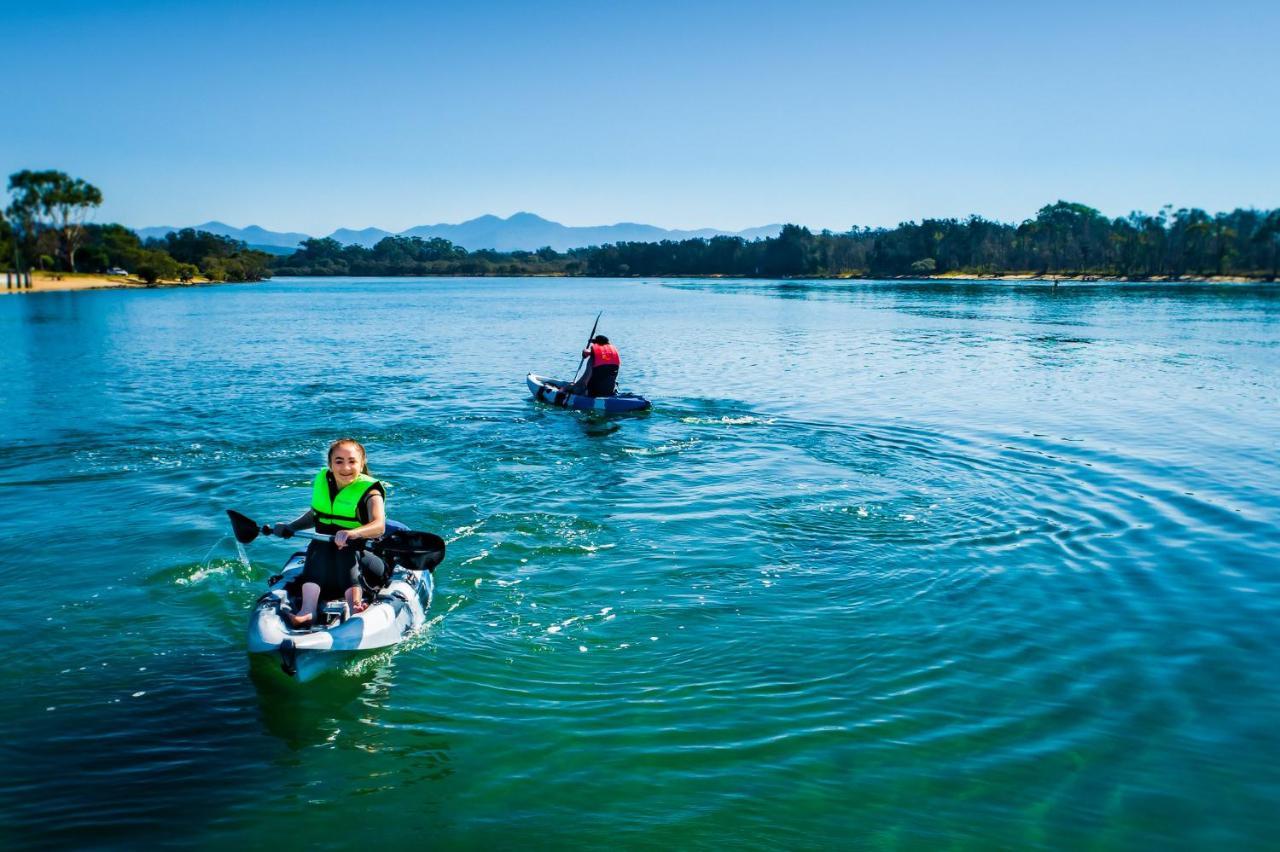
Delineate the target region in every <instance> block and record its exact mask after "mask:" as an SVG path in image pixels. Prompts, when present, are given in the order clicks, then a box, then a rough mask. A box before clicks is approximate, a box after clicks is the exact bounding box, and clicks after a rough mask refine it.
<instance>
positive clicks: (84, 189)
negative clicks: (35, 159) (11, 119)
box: [8, 169, 102, 272]
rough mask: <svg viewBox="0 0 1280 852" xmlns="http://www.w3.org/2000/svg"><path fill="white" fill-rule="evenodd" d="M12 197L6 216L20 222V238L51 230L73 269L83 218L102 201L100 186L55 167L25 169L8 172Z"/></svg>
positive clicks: (33, 237) (80, 237) (32, 236)
mask: <svg viewBox="0 0 1280 852" xmlns="http://www.w3.org/2000/svg"><path fill="white" fill-rule="evenodd" d="M9 192H10V193H11V194H12V195H13V201H12V203H11V204H10V205H9V210H8V213H9V216H10V218H11V219H13V220H15V221H17V222H19V223H20V224H21V230H22V234H23V238H24V239H25V240H31V241H34V240H35V239H36V238H37V237H38V236H39V235H40V233H41V232H43V231H48V232H51V233H53V234H54V235H55V236H56V238H57V240H58V243H59V244H60V245H59V248H60V249H61V252H60V253H61V254H62V257H63V259H64V260H65V261H66V264H67V269H69V270H71V271H72V272H75V270H76V249H78V248H79V247H80V246H81V245H83V244H84V240H85V230H84V223H85V220H86V219H88V218H89V214H90V213H91V212H92V211H93V209H94V208H96V207H98V206H100V205H101V204H102V190H100V189H98V188H97V187H96V186H94V185H93V184H91V183H88V182H87V181H85V180H82V179H80V178H73V177H71V176H69V175H67V174H66V173H65V172H60V171H57V170H55V169H47V170H45V171H31V170H29V169H24V170H22V171H20V172H15V173H13V174H11V175H10V176H9Z"/></svg>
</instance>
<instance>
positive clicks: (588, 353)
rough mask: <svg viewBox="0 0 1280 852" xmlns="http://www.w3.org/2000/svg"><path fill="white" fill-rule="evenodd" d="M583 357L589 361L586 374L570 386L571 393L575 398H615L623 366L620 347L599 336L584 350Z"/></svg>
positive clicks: (601, 335) (592, 339)
mask: <svg viewBox="0 0 1280 852" xmlns="http://www.w3.org/2000/svg"><path fill="white" fill-rule="evenodd" d="M582 357H583V358H586V359H588V360H587V369H586V372H584V373H583V374H582V378H580V379H578V380H577V381H576V382H574V383H573V384H572V385H570V386H569V388H568V390H569V393H571V394H573V395H575V396H584V395H585V396H613V395H614V394H615V393H617V389H618V368H619V367H620V366H622V359H621V358H620V357H619V355H618V347H616V346H614V345H613V344H612V343H610V342H609V338H607V337H605V336H604V335H603V334H597V335H596V336H595V337H593V338H591V342H590V343H589V344H587V347H586V348H585V349H583V350H582Z"/></svg>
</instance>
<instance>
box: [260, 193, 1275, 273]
mask: <svg viewBox="0 0 1280 852" xmlns="http://www.w3.org/2000/svg"><path fill="white" fill-rule="evenodd" d="M1278 253H1280V210H1272V211H1269V212H1268V211H1258V210H1243V209H1240V210H1234V211H1232V212H1230V213H1218V214H1216V215H1210V214H1208V213H1206V212H1204V211H1203V210H1198V209H1183V210H1177V211H1170V210H1169V209H1167V208H1166V209H1164V210H1161V211H1160V213H1158V214H1157V215H1155V216H1150V215H1147V214H1145V213H1136V212H1135V213H1131V214H1129V215H1128V216H1125V217H1119V218H1116V219H1108V218H1107V217H1106V216H1104V215H1103V214H1102V213H1100V212H1099V211H1097V210H1095V209H1093V208H1092V207H1088V206H1086V205H1084V204H1076V203H1072V202H1067V201H1059V202H1057V203H1056V204H1049V205H1046V206H1045V207H1042V208H1041V209H1040V210H1039V211H1038V212H1037V213H1036V215H1035V217H1034V218H1032V219H1028V220H1027V221H1025V222H1022V223H1021V224H1018V225H1010V224H1006V223H1002V222H995V221H991V220H988V219H983V218H982V217H980V216H970V217H969V218H967V219H925V220H923V221H921V222H919V223H916V222H904V223H903V224H901V225H899V226H897V227H896V228H852V229H850V230H849V231H847V232H845V233H839V234H836V233H831V232H830V231H823V232H822V233H819V234H814V233H812V232H811V231H810V230H809V229H808V228H804V227H801V226H799V225H786V226H784V227H783V229H782V231H781V233H779V234H778V236H776V237H773V238H769V239H763V240H754V241H750V242H748V241H746V240H743V239H741V238H740V237H712V238H711V239H691V240H683V241H680V242H673V241H670V240H664V241H662V242H657V243H638V242H633V243H614V244H610V245H603V246H593V247H591V248H582V249H572V250H570V251H568V252H565V253H559V252H556V251H553V250H552V249H550V248H544V249H539V250H538V251H536V252H520V251H513V252H496V251H474V252H467V251H466V250H465V249H462V248H461V247H458V246H454V245H452V244H450V243H448V242H447V241H445V240H441V239H435V240H430V241H424V240H420V239H417V238H410V237H388V238H386V239H384V240H382V241H381V242H380V243H378V244H377V245H375V246H373V247H372V248H364V247H362V246H358V245H348V246H344V245H341V244H340V243H338V242H336V241H334V240H331V239H324V240H308V241H307V242H305V243H304V244H303V246H302V248H300V249H299V250H298V251H297V252H295V253H294V254H293V255H291V256H289V257H282V258H276V259H275V260H274V262H273V266H274V269H275V272H276V273H277V274H280V275H594V276H628V275H653V276H657V275H723V276H731V277H770V278H775V277H788V276H798V277H806V276H808V277H824V276H854V277H872V278H894V277H911V276H921V275H934V274H947V273H952V274H963V275H987V274H1001V273H1039V274H1053V275H1106V276H1117V277H1130V278H1151V277H1181V276H1187V275H1194V276H1208V275H1239V276H1252V277H1264V276H1267V277H1271V278H1274V277H1275V276H1276V272H1277V269H1276V267H1277V260H1278V258H1277V255H1278Z"/></svg>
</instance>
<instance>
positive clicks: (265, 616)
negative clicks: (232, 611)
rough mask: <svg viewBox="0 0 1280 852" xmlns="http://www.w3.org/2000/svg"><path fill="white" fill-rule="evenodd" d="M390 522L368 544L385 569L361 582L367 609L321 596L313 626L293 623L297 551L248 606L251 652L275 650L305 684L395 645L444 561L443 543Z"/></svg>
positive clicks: (302, 558)
mask: <svg viewBox="0 0 1280 852" xmlns="http://www.w3.org/2000/svg"><path fill="white" fill-rule="evenodd" d="M387 525H388V529H391V532H389V533H388V534H387V535H385V536H383V537H382V538H381V539H378V540H377V541H373V542H369V543H368V545H367V547H368V549H369V550H370V551H372V552H374V553H376V554H377V555H378V556H379V557H381V558H382V560H383V563H384V564H385V565H386V572H385V574H384V577H383V578H379V579H377V580H374V581H373V582H372V584H371V583H370V582H369V580H368V578H365V579H364V580H363V582H364V583H365V586H364V588H363V598H364V600H365V601H366V602H368V604H369V605H368V607H367V608H366V609H364V610H363V611H362V612H358V613H354V614H352V613H350V612H348V608H347V605H346V602H345V601H344V600H341V599H339V600H336V601H326V602H322V603H321V605H320V609H319V611H318V612H317V613H316V618H315V619H313V622H312V624H310V625H307V626H306V627H299V628H295V627H293V626H292V625H291V624H290V622H289V620H288V618H287V617H286V613H288V612H297V611H299V609H300V608H301V592H302V569H303V566H304V564H305V563H306V554H305V553H303V552H297V553H294V554H293V555H292V556H290V557H289V559H288V560H287V561H286V562H285V564H284V568H283V569H282V570H281V572H280V573H279V574H277V575H275V576H274V577H272V578H271V579H270V580H268V581H267V584H268V589H267V592H266V593H265V594H264V595H262V597H260V598H258V600H257V602H256V603H255V604H254V605H253V611H252V612H251V613H250V615H249V635H248V640H249V643H248V644H249V653H250V654H251V655H275V656H277V657H278V658H279V662H280V668H281V669H282V670H283V671H284V673H285V674H287V675H289V676H291V677H296V678H297V679H298V680H299V681H306V680H310V679H311V678H313V677H315V676H316V675H317V674H319V673H320V672H322V671H324V670H325V669H328V668H331V667H333V666H336V665H341V664H342V663H343V662H345V661H348V660H350V659H351V658H352V657H354V656H355V655H358V654H364V653H367V652H370V651H377V650H379V649H384V648H390V647H393V646H395V645H398V644H399V643H400V642H401V641H403V640H404V639H405V638H406V637H407V636H410V635H411V634H413V633H414V632H415V631H417V630H418V629H420V628H421V627H422V626H423V625H424V624H426V622H427V610H428V609H429V608H430V607H431V595H432V592H433V591H434V589H435V582H434V579H433V577H432V573H431V572H432V570H433V569H434V568H435V566H436V565H438V564H439V563H440V561H441V560H442V559H444V549H445V544H444V541H443V540H442V539H441V538H440V537H439V536H436V535H433V534H431V533H420V532H413V531H412V530H408V529H405V528H403V527H402V526H401V525H399V524H395V522H394V521H388V522H387ZM393 525H394V528H393ZM299 535H301V533H299ZM316 537H317V538H322V537H323V536H316Z"/></svg>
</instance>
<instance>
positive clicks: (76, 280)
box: [0, 272, 1274, 295]
mask: <svg viewBox="0 0 1280 852" xmlns="http://www.w3.org/2000/svg"><path fill="white" fill-rule="evenodd" d="M303 277H314V278H316V279H317V280H320V281H323V280H325V279H326V278H327V277H329V276H323V275H321V276H303ZM390 277H393V278H398V277H406V276H390ZM408 277H417V276H408ZM423 277H441V278H456V277H459V276H452V275H443V276H423ZM464 277H507V276H464ZM511 277H516V278H541V277H555V278H562V277H572V276H561V275H555V276H529V275H517V276H511ZM606 277H607V276H606ZM625 277H645V278H684V279H688V278H706V279H711V280H715V279H719V278H730V277H733V276H726V275H669V276H667V275H656V276H625ZM762 280H763V279H762ZM774 280H783V281H873V280H874V281H939V282H952V283H956V282H961V281H996V282H999V281H1004V282H1009V283H1014V284H1034V283H1046V284H1057V283H1059V282H1064V283H1086V284H1265V283H1268V282H1267V280H1266V279H1264V278H1241V277H1236V276H1229V275H1211V276H1208V277H1204V278H1187V277H1183V278H1172V277H1170V276H1156V277H1152V278H1118V277H1114V276H1105V275H1037V274H1035V273H1032V272H1025V273H1005V274H999V275H959V274H956V273H944V274H942V275H918V276H899V277H895V278H875V279H872V278H863V277H862V276H856V277H855V276H849V275H841V276H823V277H812V278H810V277H807V276H806V277H794V278H781V279H774ZM210 283H214V282H210V281H208V280H207V279H203V278H198V279H195V280H194V281H190V282H187V283H186V284H184V283H183V282H181V281H158V282H156V283H155V284H148V283H147V282H145V281H143V280H142V279H140V278H133V277H130V276H126V275H93V274H86V273H76V274H74V275H73V274H68V273H52V272H33V273H32V274H31V289H30V290H28V289H26V288H18V287H0V295H2V294H7V293H51V292H59V291H70V290H128V289H139V288H148V287H150V288H157V287H184V286H191V285H192V284H210ZM1271 283H1274V282H1271Z"/></svg>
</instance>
